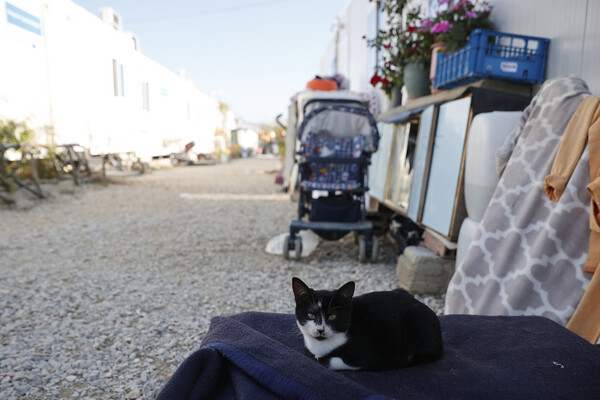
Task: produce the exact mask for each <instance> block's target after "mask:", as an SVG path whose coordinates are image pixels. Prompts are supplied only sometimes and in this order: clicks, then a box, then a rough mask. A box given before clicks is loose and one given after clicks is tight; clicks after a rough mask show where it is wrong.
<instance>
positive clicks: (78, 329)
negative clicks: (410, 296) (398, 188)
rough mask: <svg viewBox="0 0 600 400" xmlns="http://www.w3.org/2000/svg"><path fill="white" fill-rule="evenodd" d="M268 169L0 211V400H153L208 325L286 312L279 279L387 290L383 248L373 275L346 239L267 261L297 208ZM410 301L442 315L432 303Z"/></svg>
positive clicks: (88, 187) (157, 177)
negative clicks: (218, 319) (223, 318)
mask: <svg viewBox="0 0 600 400" xmlns="http://www.w3.org/2000/svg"><path fill="white" fill-rule="evenodd" d="M278 167H279V161H278V160H277V159H275V158H268V157H264V158H251V159H242V160H233V161H231V162H229V163H225V164H217V165H212V166H190V167H177V168H168V169H160V170H155V171H153V172H151V173H149V174H145V175H139V176H130V177H120V178H118V179H117V178H112V179H111V183H109V184H108V185H102V184H98V183H95V184H85V185H83V186H81V187H75V186H74V185H73V184H72V183H69V182H66V183H62V184H61V185H57V186H56V187H60V188H61V189H55V190H54V191H53V195H52V196H51V197H50V198H48V199H46V200H25V201H22V202H20V204H21V205H20V206H17V207H14V206H13V207H7V206H1V205H0V321H1V323H0V399H4V400H11V399H24V398H25V399H58V398H60V399H153V398H155V397H156V395H157V394H158V392H159V391H160V389H161V388H162V386H163V385H164V384H165V382H166V381H167V380H168V378H169V377H170V375H171V374H172V373H173V372H174V371H175V369H176V368H177V367H178V366H179V365H180V364H181V362H182V361H183V360H184V359H185V358H186V357H187V356H188V355H190V354H191V353H192V352H193V351H194V350H196V349H197V348H198V347H199V345H200V343H201V341H202V339H203V337H204V335H205V334H206V332H207V330H208V328H209V324H210V320H211V318H212V317H214V316H217V315H231V314H235V313H240V312H244V311H264V312H283V313H293V309H294V303H293V296H292V293H291V278H292V277H293V276H298V277H300V278H302V279H303V280H305V282H307V283H308V284H309V285H311V286H313V287H318V288H323V289H324V288H335V287H338V286H340V285H341V284H343V283H345V282H346V281H348V280H354V281H356V283H357V294H361V293H365V292H369V291H373V290H388V289H393V288H396V287H398V279H397V277H396V272H395V269H396V258H397V257H396V255H395V254H394V251H393V247H392V246H391V245H390V244H388V243H385V242H383V243H382V245H381V255H380V258H379V262H377V263H367V264H360V263H358V261H357V259H356V258H357V246H356V245H355V243H354V241H353V239H352V236H351V235H349V236H347V237H346V238H343V239H342V240H340V241H338V242H327V241H323V242H321V243H320V244H319V246H318V247H317V249H316V250H315V251H314V252H313V253H312V254H311V255H310V256H309V257H307V258H303V259H302V260H300V261H286V260H284V259H283V258H282V257H281V256H277V255H271V254H267V253H266V252H265V246H266V244H267V242H268V241H269V239H271V238H272V237H274V236H276V235H278V234H280V233H283V232H286V231H287V230H288V229H289V221H290V220H291V219H293V218H294V217H295V213H296V207H297V203H295V202H292V201H291V200H290V198H289V196H288V195H286V194H283V193H281V192H280V189H281V187H280V186H278V185H276V184H275V172H276V170H277V168H278ZM65 185H69V186H68V187H67V189H65V187H66V186H65ZM49 191H50V192H52V190H49ZM23 204H25V206H23ZM418 298H420V299H421V300H422V301H424V302H425V303H426V304H428V305H429V306H430V307H431V308H433V309H434V310H435V311H436V312H437V313H438V314H441V313H442V312H443V302H444V299H443V296H437V297H435V296H432V297H419V296H418Z"/></svg>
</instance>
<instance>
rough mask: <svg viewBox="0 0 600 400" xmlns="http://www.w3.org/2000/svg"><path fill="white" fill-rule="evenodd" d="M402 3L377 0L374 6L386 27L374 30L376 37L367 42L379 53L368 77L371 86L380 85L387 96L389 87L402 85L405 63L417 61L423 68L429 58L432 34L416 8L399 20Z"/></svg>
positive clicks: (390, 88) (405, 0) (405, 1)
mask: <svg viewBox="0 0 600 400" xmlns="http://www.w3.org/2000/svg"><path fill="white" fill-rule="evenodd" d="M406 4H407V0H382V1H380V2H378V7H380V9H381V10H383V12H384V13H385V14H386V21H385V22H386V23H385V26H386V29H380V30H378V31H377V35H376V37H375V38H374V39H371V40H369V41H368V44H369V46H370V47H373V48H375V49H376V50H377V51H378V52H379V56H378V59H379V60H380V62H379V63H378V65H377V66H376V70H375V73H374V74H373V76H372V77H371V85H373V86H376V87H377V86H380V87H381V89H383V91H384V92H385V93H386V94H387V95H388V96H391V93H392V89H393V88H395V87H402V86H403V85H404V76H403V75H404V67H405V66H406V65H407V64H409V63H418V64H420V65H421V66H422V67H423V68H425V69H427V68H429V63H430V61H431V50H430V46H431V44H432V43H433V35H432V34H431V33H430V32H429V30H428V29H425V27H424V26H423V25H422V18H421V17H420V9H419V8H414V9H412V10H410V11H408V12H407V13H406V18H405V21H404V23H402V22H403V21H402V13H403V10H404V7H405V6H406Z"/></svg>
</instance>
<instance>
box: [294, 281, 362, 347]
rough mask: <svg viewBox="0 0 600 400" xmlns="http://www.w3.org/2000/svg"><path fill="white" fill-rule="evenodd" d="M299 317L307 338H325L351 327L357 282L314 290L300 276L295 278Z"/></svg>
mask: <svg viewBox="0 0 600 400" xmlns="http://www.w3.org/2000/svg"><path fill="white" fill-rule="evenodd" d="M292 289H293V290H294V298H295V299H296V320H297V322H298V327H299V328H300V331H301V332H302V334H303V335H304V337H305V339H314V340H317V341H326V340H328V339H331V338H334V337H335V336H336V335H337V334H341V333H345V332H346V331H347V330H348V328H349V326H350V315H351V313H352V305H351V304H352V303H351V301H352V295H353V294H354V282H348V283H346V284H345V285H343V286H342V287H341V288H339V289H338V290H333V291H327V290H313V289H311V288H309V287H308V286H307V285H306V284H305V283H304V282H302V281H301V280H300V279H298V278H293V279H292Z"/></svg>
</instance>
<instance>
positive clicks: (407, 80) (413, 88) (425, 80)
mask: <svg viewBox="0 0 600 400" xmlns="http://www.w3.org/2000/svg"><path fill="white" fill-rule="evenodd" d="M404 86H406V92H407V94H408V97H409V98H414V97H423V96H427V95H428V94H430V93H431V92H430V90H429V86H430V81H429V71H428V70H426V69H425V68H423V66H421V65H420V64H416V63H411V64H406V65H405V66H404Z"/></svg>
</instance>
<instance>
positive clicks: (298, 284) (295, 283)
mask: <svg viewBox="0 0 600 400" xmlns="http://www.w3.org/2000/svg"><path fill="white" fill-rule="evenodd" d="M292 289H293V290H294V298H295V299H296V301H298V300H300V298H301V297H302V296H305V295H307V294H310V288H309V287H308V286H307V285H306V283H304V282H302V281H301V280H300V278H296V277H293V278H292Z"/></svg>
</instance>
